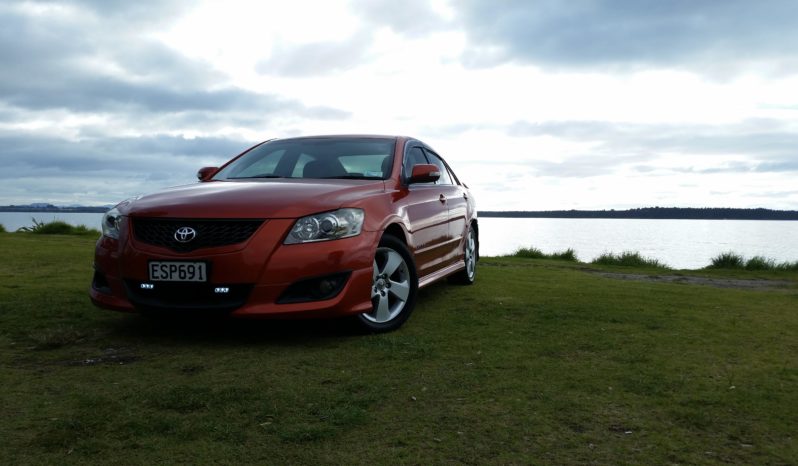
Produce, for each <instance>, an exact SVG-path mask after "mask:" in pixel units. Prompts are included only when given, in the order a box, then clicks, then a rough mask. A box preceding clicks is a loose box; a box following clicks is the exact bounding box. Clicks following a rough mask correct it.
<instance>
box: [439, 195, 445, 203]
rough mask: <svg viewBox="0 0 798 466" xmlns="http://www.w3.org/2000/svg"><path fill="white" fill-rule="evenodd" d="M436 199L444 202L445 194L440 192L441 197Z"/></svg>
mask: <svg viewBox="0 0 798 466" xmlns="http://www.w3.org/2000/svg"><path fill="white" fill-rule="evenodd" d="M438 200H439V201H441V203H445V202H446V196H444V195H443V194H441V197H439V198H438Z"/></svg>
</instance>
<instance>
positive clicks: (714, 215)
mask: <svg viewBox="0 0 798 466" xmlns="http://www.w3.org/2000/svg"><path fill="white" fill-rule="evenodd" d="M479 216H480V217H505V218H643V219H686V220H798V210H771V209H730V208H717V207H706V208H692V207H688V208H684V207H644V208H640V209H629V210H538V211H534V210H524V211H480V212H479Z"/></svg>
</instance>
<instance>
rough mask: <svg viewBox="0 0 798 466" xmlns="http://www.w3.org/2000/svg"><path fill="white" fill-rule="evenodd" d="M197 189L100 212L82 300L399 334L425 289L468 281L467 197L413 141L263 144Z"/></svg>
mask: <svg viewBox="0 0 798 466" xmlns="http://www.w3.org/2000/svg"><path fill="white" fill-rule="evenodd" d="M198 177H199V179H200V182H199V183H197V184H193V185H187V186H179V187H175V188H170V189H166V190H163V191H160V192H157V193H154V194H150V195H146V196H142V197H139V198H136V199H131V200H127V201H124V202H122V203H120V204H119V205H117V206H116V207H114V208H113V209H111V210H110V211H108V212H107V213H106V214H105V216H104V218H103V222H102V229H103V235H102V237H101V238H100V239H99V241H98V242H97V247H96V252H95V261H94V269H95V271H94V278H93V281H92V286H91V290H90V295H91V299H92V301H93V302H94V304H96V305H97V306H100V307H103V308H107V309H113V310H118V311H130V312H137V311H139V312H147V313H150V314H156V315H157V314H159V313H165V312H169V313H172V314H173V313H175V312H179V313H184V314H185V315H187V316H189V315H191V314H192V313H196V312H201V311H213V312H221V313H229V314H230V315H231V316H234V317H283V318H284V317H293V316H296V317H332V316H351V317H352V319H353V320H355V321H356V322H358V323H359V324H360V325H361V326H362V327H363V328H364V329H365V330H367V331H372V332H379V331H389V330H393V329H396V328H398V327H399V326H401V325H402V324H403V323H404V322H405V321H406V320H407V318H408V317H409V316H410V313H411V312H412V311H413V308H414V306H415V303H416V296H417V291H418V288H419V287H423V286H426V285H429V284H430V283H433V282H435V281H436V280H439V279H442V278H444V277H450V278H451V279H452V280H453V281H458V282H460V283H464V284H471V283H474V279H475V276H476V275H475V274H476V265H477V260H478V258H479V227H478V223H477V211H476V208H475V205H474V198H473V196H472V195H471V193H470V192H469V190H468V188H467V187H466V185H464V184H463V183H462V182H460V180H459V179H458V178H457V176H456V175H455V174H454V172H453V171H452V169H451V168H450V167H449V165H448V164H446V162H444V161H443V159H442V158H441V157H440V156H439V155H438V154H437V153H436V152H435V151H434V150H432V149H431V148H430V147H429V146H427V145H426V144H424V143H423V142H421V141H419V140H417V139H413V138H408V137H388V136H317V137H300V138H291V139H275V140H270V141H266V142H263V143H261V144H258V145H256V146H254V147H252V148H250V149H248V150H247V151H245V152H244V153H242V154H241V155H239V156H237V157H236V158H234V159H233V160H231V161H230V162H228V163H227V164H225V165H224V166H222V167H221V168H216V167H206V168H203V169H201V170H200V171H199V173H198Z"/></svg>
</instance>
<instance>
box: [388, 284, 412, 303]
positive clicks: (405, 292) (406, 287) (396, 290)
mask: <svg viewBox="0 0 798 466" xmlns="http://www.w3.org/2000/svg"><path fill="white" fill-rule="evenodd" d="M388 291H389V292H390V293H391V294H392V295H394V296H396V297H397V298H399V299H400V300H402V302H405V301H407V297H408V296H410V284H409V283H408V282H407V281H403V282H395V281H393V280H391V287H390V288H389V289H388Z"/></svg>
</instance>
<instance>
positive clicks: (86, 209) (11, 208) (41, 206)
mask: <svg viewBox="0 0 798 466" xmlns="http://www.w3.org/2000/svg"><path fill="white" fill-rule="evenodd" d="M110 208H111V206H67V207H63V206H61V207H59V206H55V205H53V204H46V203H42V202H37V203H34V204H26V205H3V206H0V212H67V213H68V212H72V213H101V214H102V213H105V212H106V211H108V209H110Z"/></svg>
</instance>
